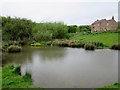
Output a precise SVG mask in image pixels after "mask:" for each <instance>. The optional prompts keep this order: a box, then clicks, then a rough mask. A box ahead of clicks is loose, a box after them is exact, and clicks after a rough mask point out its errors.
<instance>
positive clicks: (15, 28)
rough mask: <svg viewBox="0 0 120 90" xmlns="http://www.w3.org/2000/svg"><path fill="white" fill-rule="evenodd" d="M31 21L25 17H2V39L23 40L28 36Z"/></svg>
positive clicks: (29, 35)
mask: <svg viewBox="0 0 120 90" xmlns="http://www.w3.org/2000/svg"><path fill="white" fill-rule="evenodd" d="M32 26H33V23H32V21H31V20H27V19H25V18H22V19H21V18H11V17H2V36H3V38H2V39H3V40H4V41H7V40H12V41H16V40H24V39H26V38H30V37H31V35H32V33H31V30H32Z"/></svg>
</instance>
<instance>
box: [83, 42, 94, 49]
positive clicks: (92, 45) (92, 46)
mask: <svg viewBox="0 0 120 90" xmlns="http://www.w3.org/2000/svg"><path fill="white" fill-rule="evenodd" d="M84 48H85V50H95V48H96V46H95V45H94V44H89V43H87V44H85V45H84Z"/></svg>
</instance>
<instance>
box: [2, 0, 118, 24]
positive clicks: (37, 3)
mask: <svg viewBox="0 0 120 90" xmlns="http://www.w3.org/2000/svg"><path fill="white" fill-rule="evenodd" d="M118 1H119V0H114V2H113V0H101V1H99V0H2V1H1V3H0V6H1V8H0V12H2V13H1V16H11V17H20V18H27V19H31V20H32V21H35V22H64V23H65V24H67V25H90V24H92V23H93V22H94V21H95V20H97V19H98V20H100V19H111V18H112V16H114V17H115V20H116V21H118Z"/></svg>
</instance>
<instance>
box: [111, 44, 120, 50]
mask: <svg viewBox="0 0 120 90" xmlns="http://www.w3.org/2000/svg"><path fill="white" fill-rule="evenodd" d="M111 49H114V50H120V44H114V45H112V46H111Z"/></svg>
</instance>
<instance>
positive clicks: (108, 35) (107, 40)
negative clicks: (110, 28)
mask: <svg viewBox="0 0 120 90" xmlns="http://www.w3.org/2000/svg"><path fill="white" fill-rule="evenodd" d="M119 34H120V33H117V32H104V33H90V34H87V33H86V34H77V35H74V36H73V37H71V38H70V39H74V40H79V41H83V42H102V43H103V44H104V45H106V46H107V47H110V46H112V45H113V44H118V35H119Z"/></svg>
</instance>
